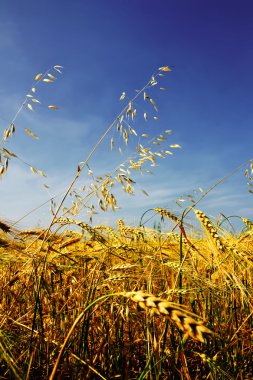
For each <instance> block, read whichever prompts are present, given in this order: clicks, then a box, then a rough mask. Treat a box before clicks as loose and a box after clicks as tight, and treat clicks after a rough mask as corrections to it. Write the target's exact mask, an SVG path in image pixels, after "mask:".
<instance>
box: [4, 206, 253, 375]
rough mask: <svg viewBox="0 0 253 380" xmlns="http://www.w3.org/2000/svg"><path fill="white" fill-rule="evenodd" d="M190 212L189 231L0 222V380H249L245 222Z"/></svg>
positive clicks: (249, 256) (251, 253)
mask: <svg viewBox="0 0 253 380" xmlns="http://www.w3.org/2000/svg"><path fill="white" fill-rule="evenodd" d="M154 212H158V213H160V214H161V215H163V216H166V217H168V218H170V219H172V220H173V223H175V225H176V223H178V222H180V220H178V219H177V218H176V217H175V216H174V215H173V214H171V213H170V211H169V210H165V209H161V208H159V209H158V208H157V209H154ZM195 214H196V216H197V218H198V219H199V221H200V227H202V229H203V234H201V235H200V234H199V233H198V234H197V231H196V234H194V231H191V232H190V233H188V231H187V226H185V228H183V225H182V224H181V225H179V227H177V229H175V230H174V232H168V233H165V232H159V231H158V230H156V229H148V228H145V227H133V226H126V225H125V224H124V221H123V220H119V222H118V226H117V227H115V228H114V229H113V228H112V227H108V226H94V227H92V226H91V225H89V224H87V223H84V222H81V221H78V220H75V219H69V218H59V219H58V220H57V221H56V222H55V224H54V227H56V228H55V229H54V231H48V230H36V229H35V230H24V231H22V230H17V229H14V228H12V227H11V225H9V224H7V223H5V222H1V224H0V228H1V239H0V253H1V254H0V258H1V264H0V269H1V277H0V289H1V310H0V318H1V319H0V322H1V341H0V357H1V370H0V375H1V378H2V379H23V378H25V379H56V378H57V379H69V378H71V379H114V378H115V379H116V378H118V379H168V378H169V379H242V380H243V379H251V378H252V376H253V373H252V344H253V334H252V323H253V320H252V311H253V309H252V274H253V270H252V269H253V268H252V266H253V235H252V224H251V222H250V221H248V220H247V219H245V218H242V220H243V221H244V223H245V226H246V228H245V231H243V232H242V233H241V234H240V235H238V236H232V235H229V234H228V233H225V231H224V230H222V231H220V229H219V226H218V225H215V223H214V222H213V221H211V220H210V219H209V218H208V217H207V216H206V215H205V213H204V212H203V211H199V210H196V211H195ZM74 227H77V229H75V228H74Z"/></svg>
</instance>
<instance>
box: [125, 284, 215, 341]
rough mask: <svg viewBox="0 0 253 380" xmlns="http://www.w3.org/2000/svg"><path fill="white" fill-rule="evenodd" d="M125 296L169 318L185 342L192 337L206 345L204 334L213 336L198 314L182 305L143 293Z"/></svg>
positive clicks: (154, 312) (132, 293)
mask: <svg viewBox="0 0 253 380" xmlns="http://www.w3.org/2000/svg"><path fill="white" fill-rule="evenodd" d="M124 296H125V297H127V298H130V299H131V300H132V301H134V302H137V303H138V305H139V306H140V307H141V308H143V309H148V310H150V311H151V312H152V313H153V314H157V315H163V316H166V317H168V318H169V319H170V320H171V321H172V322H174V323H175V324H176V325H177V327H178V328H179V329H180V330H181V331H182V332H183V333H184V338H183V339H184V341H185V340H186V339H187V338H188V337H189V336H190V337H191V338H193V339H195V340H197V341H199V342H201V343H205V337H204V335H203V334H209V335H210V334H213V332H212V331H211V330H210V329H208V328H207V327H206V326H205V324H204V322H203V321H202V320H199V317H198V316H197V315H196V314H193V313H191V312H189V311H188V310H186V309H184V306H182V305H178V304H175V303H172V302H169V301H167V300H164V299H161V298H158V297H155V296H154V295H153V294H147V293H144V292H142V291H137V292H128V293H125V294H124Z"/></svg>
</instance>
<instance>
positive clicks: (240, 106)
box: [0, 0, 253, 228]
mask: <svg viewBox="0 0 253 380" xmlns="http://www.w3.org/2000/svg"><path fill="white" fill-rule="evenodd" d="M252 13H253V4H252V1H246V0H242V1H241V2H240V3H238V1H234V0H230V1H228V0H219V1H213V0H212V1H211V0H205V1H202V0H191V1H189V0H185V1H183V0H178V1H172V0H156V1H149V0H145V1H144V0H136V1H134V0H130V1H125V0H108V1H104V0H93V1H81V0H74V1H66V0H65V1H64V0H61V1H60V0H55V1H48V0H44V1H43V2H39V3H36V4H35V3H34V1H30V0H25V1H22V2H21V1H20V0H12V1H9V0H2V1H1V4H0V54H1V60H0V73H1V74H0V124H1V130H2V131H3V130H4V129H5V128H6V127H7V126H8V124H9V123H10V121H11V120H12V119H13V117H14V115H15V113H16V111H17V109H18V107H19V105H20V104H21V103H22V101H23V99H24V96H25V94H26V93H27V91H28V90H29V88H30V87H31V86H32V85H33V78H34V77H35V75H36V74H38V73H43V72H45V71H46V70H47V69H48V68H50V67H52V66H53V65H62V66H63V67H64V69H63V74H62V75H60V74H58V73H56V74H57V80H56V81H55V83H50V84H46V83H42V85H41V86H38V90H37V92H36V97H37V98H38V99H39V100H40V101H41V103H42V104H41V105H36V104H35V103H34V104H33V105H34V108H35V109H36V111H35V112H31V111H29V110H28V109H27V108H25V109H24V110H23V111H22V112H21V114H20V115H19V117H18V118H17V119H16V121H15V125H16V134H15V137H14V138H12V139H11V140H9V141H8V142H7V143H6V145H5V148H7V149H9V150H10V151H12V152H14V153H16V154H17V155H18V156H19V157H21V158H22V159H23V160H25V161H27V162H29V163H31V164H32V165H33V166H34V167H36V168H38V169H41V170H43V171H44V172H46V173H47V176H48V177H47V179H46V181H45V180H44V179H43V178H40V177H39V176H35V175H33V174H32V173H31V171H30V169H29V167H27V166H26V165H23V164H22V163H20V162H19V161H17V160H15V159H12V160H11V162H10V167H9V170H8V173H7V175H6V176H5V177H4V178H3V179H2V180H1V183H0V186H1V201H0V208H1V212H0V215H1V217H3V218H5V219H9V220H13V221H17V220H20V219H21V218H23V217H24V216H25V215H26V214H27V213H30V211H31V210H33V209H36V208H37V207H39V206H40V205H42V204H43V203H44V202H46V201H47V200H48V199H49V198H50V197H51V196H52V195H57V197H56V202H59V200H60V199H61V196H62V194H63V193H64V191H65V190H66V189H67V187H68V185H69V183H70V181H71V179H72V178H73V176H74V174H75V170H76V167H77V164H78V162H80V161H83V160H84V159H85V158H86V157H87V155H88V153H89V152H90V150H91V149H92V147H93V146H94V144H95V143H96V142H97V140H98V139H99V138H100V136H101V135H102V134H103V132H104V131H105V130H106V128H107V127H108V125H109V124H110V123H111V121H112V120H114V118H115V117H116V116H117V114H118V113H119V112H120V110H121V108H122V107H123V106H124V105H125V104H126V103H125V102H124V101H122V102H120V101H119V97H120V95H121V93H122V92H123V91H125V92H126V94H127V96H129V97H130V98H131V97H132V96H134V95H135V94H136V92H135V89H140V88H141V87H142V86H143V85H145V84H146V83H147V82H148V80H149V79H150V77H151V75H152V74H153V73H154V72H156V70H157V69H158V68H159V67H161V66H167V65H169V66H173V71H172V72H170V73H167V75H166V77H164V78H161V83H160V86H161V87H166V88H167V91H159V88H158V86H155V87H154V88H153V89H152V97H153V98H154V100H155V102H156V103H157V106H158V108H159V114H158V115H157V116H158V117H159V122H156V121H154V120H152V117H150V118H149V119H148V120H147V122H145V121H144V120H143V118H141V117H139V118H137V119H136V121H135V122H134V124H133V127H134V129H135V130H136V132H137V133H138V134H139V136H140V135H141V133H143V132H144V131H145V132H146V133H148V134H149V135H150V137H151V138H152V137H155V136H157V135H159V134H160V133H162V131H164V130H167V129H171V130H173V134H172V135H169V136H168V140H167V144H168V145H167V146H169V145H170V144H180V145H181V146H182V149H178V150H176V149H175V151H174V155H173V156H172V157H168V158H167V159H165V160H160V161H159V162H158V164H159V166H158V167H157V168H155V170H154V175H153V176H148V175H146V176H143V177H142V176H139V177H138V178H137V177H135V179H136V180H137V185H136V187H135V190H136V191H135V194H136V195H135V197H128V196H126V195H125V194H122V193H121V192H119V193H118V192H117V194H118V195H117V197H118V204H119V206H120V207H121V209H120V210H118V211H117V213H115V214H113V213H111V212H109V213H106V214H105V213H103V212H101V213H100V214H99V215H98V216H96V217H95V218H94V223H97V222H99V223H100V222H105V223H110V224H113V223H114V221H115V220H116V219H117V218H121V217H123V218H124V219H125V220H126V222H127V223H128V224H138V223H139V220H140V218H141V215H142V214H143V213H144V212H145V211H146V210H147V209H149V208H152V207H165V208H168V209H170V210H171V211H173V212H176V213H177V214H178V215H180V212H182V211H181V210H180V209H178V208H177V206H176V205H175V201H176V200H177V198H179V197H181V196H182V195H183V194H192V193H193V190H194V189H198V188H199V187H201V188H203V189H204V190H208V189H209V188H210V187H211V186H212V185H214V183H216V182H217V181H218V180H219V179H220V178H221V177H223V176H225V175H226V174H228V173H229V172H231V171H233V170H234V169H235V168H236V167H238V166H239V165H241V164H242V163H244V162H246V161H247V160H249V159H251V158H253V152H252V145H253V144H252V141H253V128H252V121H253V113H252V88H253V75H252V67H253V50H252V44H253V23H252ZM160 86H159V87H160ZM126 102H127V101H126ZM49 104H53V105H57V106H58V107H59V110H57V111H53V110H49V109H47V105H49ZM151 109H152V107H150V105H147V104H146V103H144V102H143V100H142V99H140V100H138V103H137V112H138V115H140V114H141V115H142V114H143V112H145V111H147V113H148V114H149V112H151ZM24 128H28V129H30V130H32V131H33V132H34V133H35V134H36V135H38V136H39V137H40V139H39V140H38V141H37V140H35V139H32V138H31V137H30V136H28V135H27V134H26V133H25V132H24ZM114 135H115V138H116V134H114ZM110 138H111V136H110ZM110 138H109V140H110ZM109 140H108V139H106V140H105V141H104V143H103V144H102V145H101V146H100V147H99V149H98V151H97V152H96V154H95V155H94V156H93V158H92V160H91V161H90V166H91V169H92V170H93V171H94V174H98V175H101V174H105V173H109V172H110V171H112V170H113V169H114V168H115V167H117V165H119V164H120V163H121V162H122V161H124V160H125V159H127V158H128V157H130V156H131V154H133V152H134V146H135V145H136V142H137V143H139V142H140V141H142V140H140V137H137V138H136V139H135V140H132V142H131V143H130V145H129V147H128V148H126V149H124V152H123V156H120V155H119V154H116V152H115V153H111V151H110V142H109ZM144 142H145V141H144ZM116 150H117V147H116ZM244 170H245V168H243V169H242V170H240V171H238V172H237V173H235V174H234V175H233V176H232V177H230V178H229V179H228V180H226V181H224V182H223V183H222V184H221V185H220V186H218V187H217V188H216V189H215V190H213V191H212V192H211V193H210V194H209V195H208V196H207V197H206V198H205V199H204V200H203V201H202V203H200V204H199V206H198V208H199V209H202V210H203V211H205V212H206V213H207V214H209V215H212V216H214V217H217V216H218V214H219V213H220V212H222V213H224V214H225V215H226V216H229V215H241V216H244V217H248V218H250V219H252V200H253V198H252V197H253V196H252V194H249V193H248V186H247V180H246V178H245V177H244V175H243V172H244ZM45 182H46V183H47V184H48V185H49V186H50V189H49V192H48V191H46V190H45V188H44V187H43V186H42V183H45ZM85 184H87V174H86V172H83V174H82V177H81V178H80V180H79V182H78V184H77V187H81V186H83V185H85ZM141 189H145V190H146V191H147V192H148V194H149V197H145V196H144V195H143V193H142V192H141ZM199 195H201V194H199ZM96 202H97V201H96V199H94V203H96ZM50 218H51V215H50V210H49V204H48V203H46V204H45V205H44V206H43V207H40V208H38V209H37V210H36V211H34V212H32V213H30V214H29V216H27V217H26V218H24V219H22V220H21V221H20V222H19V225H20V226H21V227H22V228H28V227H30V226H36V225H42V226H46V225H47V223H48V222H49V221H50ZM79 218H81V219H84V220H88V216H87V215H86V213H85V212H83V213H82V214H80V216H79Z"/></svg>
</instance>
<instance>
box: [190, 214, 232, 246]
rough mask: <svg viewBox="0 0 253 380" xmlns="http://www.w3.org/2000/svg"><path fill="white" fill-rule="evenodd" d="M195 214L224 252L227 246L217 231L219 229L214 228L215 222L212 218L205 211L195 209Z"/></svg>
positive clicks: (216, 244)
mask: <svg viewBox="0 0 253 380" xmlns="http://www.w3.org/2000/svg"><path fill="white" fill-rule="evenodd" d="M195 214H196V216H197V218H198V219H199V221H200V223H201V224H202V226H203V227H204V229H205V230H206V232H207V233H208V234H209V235H210V237H211V238H212V240H213V242H214V244H215V246H216V247H217V248H218V250H219V251H221V252H224V251H225V246H224V245H223V244H222V241H221V239H220V237H219V235H218V233H217V230H216V229H215V228H214V226H213V224H212V223H211V221H210V219H209V218H208V217H207V216H206V214H205V213H204V212H203V211H200V210H195Z"/></svg>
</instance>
